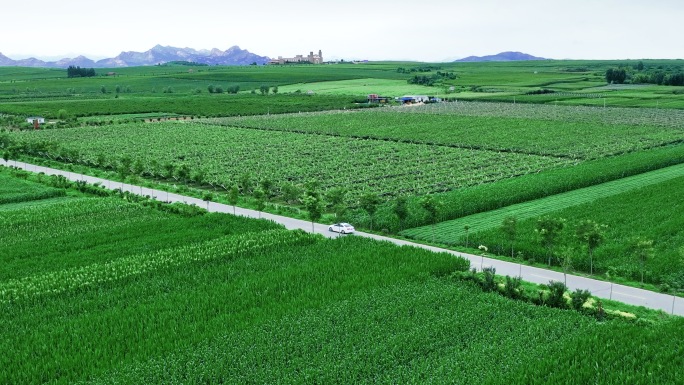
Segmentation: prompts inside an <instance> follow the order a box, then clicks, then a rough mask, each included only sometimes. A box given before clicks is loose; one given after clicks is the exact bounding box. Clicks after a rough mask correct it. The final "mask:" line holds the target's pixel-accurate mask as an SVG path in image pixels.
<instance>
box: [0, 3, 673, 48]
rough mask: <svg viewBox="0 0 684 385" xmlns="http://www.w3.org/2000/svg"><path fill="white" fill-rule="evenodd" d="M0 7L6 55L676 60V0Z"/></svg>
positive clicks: (2, 45)
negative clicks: (236, 50) (236, 52)
mask: <svg viewBox="0 0 684 385" xmlns="http://www.w3.org/2000/svg"><path fill="white" fill-rule="evenodd" d="M0 14H1V15H2V22H0V52H1V53H3V54H4V55H5V56H8V57H10V58H12V59H22V58H27V57H38V58H45V59H50V60H56V59H60V58H64V57H75V56H78V55H84V56H87V57H89V58H91V59H95V60H96V59H101V58H107V57H114V56H116V55H118V54H119V53H121V52H122V51H139V52H143V51H146V50H148V49H150V48H152V47H153V46H155V45H157V44H161V45H164V46H174V47H190V48H195V49H212V48H219V49H221V50H226V49H228V48H230V47H232V46H235V45H237V46H239V47H240V48H242V49H247V50H249V51H250V52H252V53H255V54H258V55H261V56H268V57H272V58H275V57H278V56H284V57H292V56H294V55H297V54H308V53H309V52H310V51H316V52H317V51H318V50H319V49H320V50H322V51H323V56H324V59H325V60H331V59H335V60H339V59H345V60H359V59H367V60H415V61H425V62H441V61H447V60H454V59H458V58H462V57H466V56H470V55H477V56H482V55H489V54H496V53H499V52H502V51H520V52H525V53H528V54H531V55H535V56H541V57H545V58H552V59H649V58H652V59H655V58H658V59H678V58H684V44H683V43H682V40H681V36H682V32H684V27H683V26H682V20H684V1H681V0H650V1H643V0H639V1H634V0H572V1H569V0H564V1H557V0H516V1H510V0H509V1H500V0H477V1H476V0H469V1H463V0H427V1H426V0H414V1H407V0H394V1H388V0H345V1H337V0H334V1H323V0H319V1H314V0H287V1H286V0H277V1H275V0H241V1H234V0H192V1H182V2H181V1H173V0H165V1H162V0H116V1H112V2H92V1H83V0H70V1H55V0H26V1H9V2H7V4H3V6H2V11H0Z"/></svg>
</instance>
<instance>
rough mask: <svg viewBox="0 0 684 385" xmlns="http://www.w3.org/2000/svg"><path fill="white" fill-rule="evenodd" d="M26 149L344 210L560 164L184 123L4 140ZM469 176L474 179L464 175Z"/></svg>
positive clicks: (487, 153)
mask: <svg viewBox="0 0 684 385" xmlns="http://www.w3.org/2000/svg"><path fill="white" fill-rule="evenodd" d="M12 137H13V138H14V139H16V140H17V141H19V142H21V143H26V144H28V146H29V147H30V146H40V144H41V143H51V144H52V145H53V146H56V147H55V148H58V149H53V150H51V152H52V153H53V154H55V155H57V154H60V151H61V152H64V151H66V153H69V154H76V155H72V156H69V157H70V158H74V156H75V157H76V158H77V159H78V160H76V161H77V162H81V163H84V164H97V165H99V166H110V167H111V168H116V167H118V165H119V164H120V162H121V161H122V158H124V157H128V158H129V159H132V160H133V161H134V162H141V165H142V168H143V171H145V172H147V173H148V174H150V175H164V176H165V177H166V178H170V175H169V173H168V171H167V170H166V169H165V167H164V165H166V164H173V165H175V170H176V173H174V174H173V175H175V176H177V177H178V178H179V179H182V178H181V177H180V176H178V174H177V171H178V170H180V169H181V167H182V166H183V165H186V166H187V167H188V168H189V170H191V173H192V174H195V173H197V172H198V171H201V173H202V175H203V178H202V180H203V182H205V183H206V182H211V183H212V184H214V185H225V186H231V185H233V184H238V185H244V186H241V190H242V193H243V194H244V195H248V194H250V193H251V190H252V189H253V187H247V185H246V183H245V182H244V181H243V179H244V178H245V177H247V178H248V179H249V180H250V181H251V182H250V184H251V185H254V186H255V187H256V184H257V183H260V182H262V181H264V180H268V181H271V182H272V184H273V187H272V188H271V189H270V192H271V193H272V195H273V197H274V199H284V198H283V195H284V191H283V190H284V189H285V185H286V184H289V185H297V186H303V185H304V184H305V183H306V182H308V181H309V180H312V179H313V180H316V181H318V182H319V183H320V185H321V189H322V190H323V191H326V190H329V189H333V188H345V189H347V190H348V192H349V194H348V199H349V202H350V203H351V204H354V202H355V201H356V200H357V199H358V197H359V196H360V195H361V194H364V193H368V192H374V193H377V194H380V195H386V196H392V195H397V194H410V195H422V194H426V193H430V192H444V191H448V190H452V189H454V188H458V187H462V186H470V185H475V184H479V183H481V180H499V179H503V178H510V177H512V176H514V175H517V174H520V173H522V172H524V171H523V170H527V169H530V168H532V169H534V170H538V169H548V168H553V167H557V166H559V165H564V164H568V163H569V162H570V161H569V160H567V159H559V158H551V157H543V156H537V155H526V154H518V153H506V152H496V151H482V150H471V149H465V148H454V147H444V146H429V145H427V144H411V143H401V142H393V141H382V140H372V139H362V138H346V137H339V136H323V135H312V134H302V133H294V132H285V131H283V132H280V131H278V132H270V131H265V130H254V129H245V128H234V127H223V126H216V125H206V124H194V123H173V122H171V123H169V122H163V123H135V124H122V125H112V126H106V127H87V128H68V129H59V130H41V131H24V132H19V133H18V134H17V135H12ZM471 169H477V170H479V173H478V174H472V172H470V170H471Z"/></svg>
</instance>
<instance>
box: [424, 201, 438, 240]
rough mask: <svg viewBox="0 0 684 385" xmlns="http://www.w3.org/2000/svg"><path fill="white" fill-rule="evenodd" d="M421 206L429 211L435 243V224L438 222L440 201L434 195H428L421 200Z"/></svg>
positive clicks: (429, 220)
mask: <svg viewBox="0 0 684 385" xmlns="http://www.w3.org/2000/svg"><path fill="white" fill-rule="evenodd" d="M420 207H422V208H423V210H425V211H427V214H428V222H430V223H432V243H435V225H436V224H437V213H438V211H439V202H437V200H436V199H435V198H434V197H433V196H432V195H426V196H424V197H423V198H422V199H421V200H420Z"/></svg>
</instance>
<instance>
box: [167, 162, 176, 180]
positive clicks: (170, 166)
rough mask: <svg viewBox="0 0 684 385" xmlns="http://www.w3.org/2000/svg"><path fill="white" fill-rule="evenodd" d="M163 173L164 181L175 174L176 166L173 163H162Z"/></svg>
mask: <svg viewBox="0 0 684 385" xmlns="http://www.w3.org/2000/svg"><path fill="white" fill-rule="evenodd" d="M164 172H165V173H166V175H164V177H165V178H166V179H169V178H172V177H173V175H174V174H175V173H176V166H175V165H174V164H173V163H164Z"/></svg>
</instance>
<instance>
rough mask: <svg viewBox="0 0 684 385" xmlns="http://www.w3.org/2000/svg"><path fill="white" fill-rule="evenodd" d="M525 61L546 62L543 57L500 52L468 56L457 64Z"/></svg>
mask: <svg viewBox="0 0 684 385" xmlns="http://www.w3.org/2000/svg"><path fill="white" fill-rule="evenodd" d="M527 60H548V59H546V58H543V57H537V56H532V55H530V54H526V53H522V52H512V51H507V52H500V53H497V54H496V55H487V56H468V57H465V58H463V59H459V60H456V61H457V62H488V61H527Z"/></svg>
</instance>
